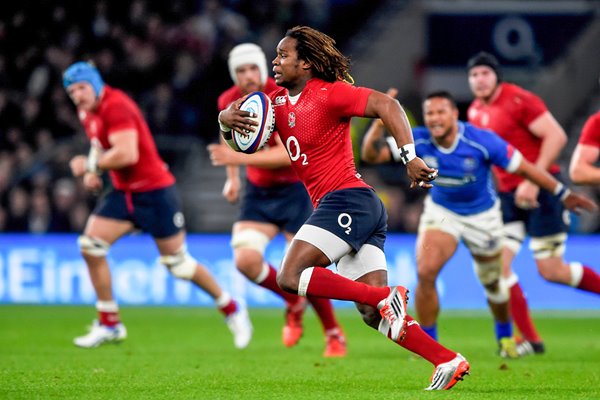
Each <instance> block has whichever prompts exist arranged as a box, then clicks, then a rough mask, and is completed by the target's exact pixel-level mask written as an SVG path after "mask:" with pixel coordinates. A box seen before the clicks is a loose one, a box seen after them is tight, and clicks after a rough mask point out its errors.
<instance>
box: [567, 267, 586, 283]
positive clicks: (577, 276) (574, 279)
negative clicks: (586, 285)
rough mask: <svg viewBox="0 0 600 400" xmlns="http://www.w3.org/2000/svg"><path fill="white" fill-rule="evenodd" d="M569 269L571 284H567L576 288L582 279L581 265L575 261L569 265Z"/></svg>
mask: <svg viewBox="0 0 600 400" xmlns="http://www.w3.org/2000/svg"><path fill="white" fill-rule="evenodd" d="M569 269H570V270H571V282H570V283H569V284H570V285H571V286H573V287H578V286H579V284H580V283H581V279H582V278H583V265H582V264H581V263H579V262H577V261H573V262H570V263H569Z"/></svg>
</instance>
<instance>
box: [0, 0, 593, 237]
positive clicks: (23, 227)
mask: <svg viewBox="0 0 600 400" xmlns="http://www.w3.org/2000/svg"><path fill="white" fill-rule="evenodd" d="M384 3H385V2H384V1H383V0H376V1H371V0H264V1H252V0H170V1H150V0H120V1H109V0H89V1H80V2H75V1H66V2H55V1H49V0H38V1H34V0H23V1H20V2H3V4H2V5H0V15H1V17H0V232H3V231H5V232H32V233H45V232H81V231H82V230H83V228H84V224H85V221H86V218H87V216H88V215H89V212H90V211H91V209H92V207H93V206H94V203H95V200H96V199H95V198H94V197H92V196H90V195H89V194H87V193H86V192H85V191H84V190H83V187H82V185H81V182H80V180H75V179H73V178H72V177H71V174H70V171H69V168H68V162H69V160H70V159H71V157H72V156H73V155H75V154H84V153H86V152H87V149H88V145H87V140H86V138H85V135H84V133H83V131H82V128H81V126H80V123H79V121H78V119H77V115H76V113H75V108H74V106H73V105H72V104H71V102H70V100H69V99H68V97H67V95H66V93H65V91H64V89H63V87H62V79H61V74H62V71H63V70H64V69H65V68H66V67H67V66H69V65H70V64H71V63H72V62H74V61H78V60H93V61H94V62H95V63H96V65H97V66H98V68H99V69H100V71H101V72H102V74H103V77H104V79H105V81H106V82H107V83H108V84H110V85H111V86H115V87H118V88H121V89H123V90H125V91H127V92H128V93H129V94H131V95H132V97H133V98H134V99H135V100H136V101H137V102H138V104H139V105H140V106H141V108H142V110H143V111H144V113H145V115H146V117H147V121H148V123H149V125H150V128H151V130H152V132H153V133H154V135H155V136H160V135H165V136H168V137H169V140H170V138H171V137H173V136H177V137H179V138H181V139H183V138H185V137H193V138H194V139H195V140H200V141H201V142H202V143H208V142H211V141H214V140H215V139H216V138H215V135H216V132H217V126H216V114H217V113H216V98H217V97H218V95H219V94H220V93H221V92H222V91H223V90H224V89H226V88H227V87H229V86H230V85H231V80H230V77H229V73H228V69H227V54H228V52H229V50H230V49H231V48H232V47H233V46H234V45H236V44H238V43H241V42H245V41H252V42H255V43H258V44H259V45H261V47H262V48H263V49H264V50H265V52H266V54H267V59H269V60H270V59H272V58H273V57H274V55H275V47H276V44H277V42H278V41H279V39H280V38H281V37H282V35H283V34H284V32H285V30H286V29H288V28H290V27H292V26H295V25H297V24H306V25H310V26H313V27H315V28H318V29H322V30H324V31H325V32H327V33H329V34H330V35H331V36H333V37H334V38H336V39H337V40H338V45H339V47H340V48H342V49H344V44H345V42H344V41H345V40H347V39H348V38H350V37H351V35H352V33H355V32H356V31H357V30H358V29H360V27H361V22H364V20H365V18H366V17H367V16H368V15H369V13H370V12H373V11H374V10H375V8H376V7H377V6H378V5H381V4H384ZM340 21H343V23H340ZM359 124H360V123H359ZM365 129H366V125H364V126H360V128H359V129H358V131H360V132H358V133H357V130H356V129H355V132H354V133H353V134H354V135H355V136H357V138H360V134H361V132H363V131H364V130H365ZM184 143H185V142H184ZM159 146H160V143H159ZM167 161H169V160H167ZM360 172H361V173H362V174H363V176H364V177H365V179H366V181H367V182H368V183H370V184H371V185H373V186H375V187H376V188H377V190H378V193H379V194H380V196H381V197H382V199H383V201H384V202H385V203H386V206H387V208H388V213H389V228H390V230H393V231H405V232H415V231H416V228H417V224H418V219H419V216H420V212H421V207H422V202H421V201H420V200H421V199H422V197H423V195H424V192H423V191H412V190H407V188H408V182H407V179H406V174H405V171H404V168H403V167H401V166H397V165H396V166H393V165H383V166H377V167H365V166H361V168H360ZM593 229H597V227H596V228H593Z"/></svg>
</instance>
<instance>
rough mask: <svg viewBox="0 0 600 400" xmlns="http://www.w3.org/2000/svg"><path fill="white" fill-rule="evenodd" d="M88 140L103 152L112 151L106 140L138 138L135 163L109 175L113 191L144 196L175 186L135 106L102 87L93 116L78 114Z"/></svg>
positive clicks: (113, 90) (125, 98) (124, 95)
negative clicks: (125, 134) (126, 135)
mask: <svg viewBox="0 0 600 400" xmlns="http://www.w3.org/2000/svg"><path fill="white" fill-rule="evenodd" d="M78 115H79V119H80V120H81V122H82V124H83V126H84V128H85V132H86V134H87V136H88V137H89V138H90V140H93V139H97V140H98V141H99V142H100V144H101V145H102V148H103V149H104V150H108V149H110V148H111V147H112V145H111V144H110V141H109V139H108V138H109V137H110V136H111V135H114V134H118V132H119V131H123V130H129V129H133V130H135V131H137V134H138V149H139V159H138V161H137V162H136V163H135V164H133V165H130V166H128V167H124V168H121V169H113V170H110V171H109V174H110V177H111V180H112V182H113V185H114V187H115V188H116V189H119V190H126V191H130V192H145V191H149V190H155V189H161V188H164V187H167V186H170V185H172V184H173V183H175V178H174V177H173V175H172V174H171V173H170V172H169V169H168V167H167V165H166V164H165V163H164V161H163V160H162V159H161V158H160V155H159V154H158V151H157V150H156V145H155V144H154V139H153V138H152V134H151V133H150V129H149V128H148V125H147V124H146V121H145V120H144V117H143V116H142V112H141V111H140V109H139V108H138V106H137V105H136V104H135V102H134V101H133V100H132V99H131V98H130V97H129V96H127V95H126V94H125V93H124V92H122V91H121V90H118V89H114V88H112V87H110V86H108V85H104V92H103V95H102V99H101V100H100V104H99V105H98V108H97V109H96V110H95V111H94V112H86V111H84V110H78Z"/></svg>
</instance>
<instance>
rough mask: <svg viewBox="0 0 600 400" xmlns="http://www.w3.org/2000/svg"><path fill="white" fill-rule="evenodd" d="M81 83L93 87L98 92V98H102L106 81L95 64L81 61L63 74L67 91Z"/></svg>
mask: <svg viewBox="0 0 600 400" xmlns="http://www.w3.org/2000/svg"><path fill="white" fill-rule="evenodd" d="M81 81H85V82H87V83H89V84H90V85H92V88H94V91H95V92H96V97H99V96H100V93H102V88H103V87H104V81H103V80H102V77H101V76H100V72H98V69H97V68H96V67H95V66H94V65H93V64H91V63H89V62H85V61H79V62H76V63H75V64H73V65H71V66H70V67H69V68H67V69H66V70H65V72H64V73H63V86H64V88H65V89H66V88H68V87H69V86H70V85H72V84H74V83H77V82H81Z"/></svg>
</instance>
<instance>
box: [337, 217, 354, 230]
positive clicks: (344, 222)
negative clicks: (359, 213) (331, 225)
mask: <svg viewBox="0 0 600 400" xmlns="http://www.w3.org/2000/svg"><path fill="white" fill-rule="evenodd" d="M338 225H339V226H341V227H342V228H343V229H344V232H345V233H346V235H349V234H350V232H352V228H350V225H352V217H351V216H350V214H347V213H341V214H340V215H338Z"/></svg>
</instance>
